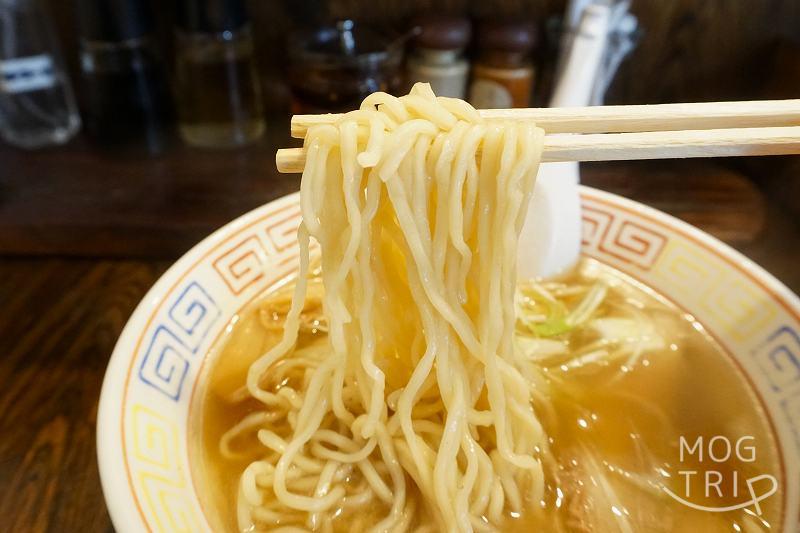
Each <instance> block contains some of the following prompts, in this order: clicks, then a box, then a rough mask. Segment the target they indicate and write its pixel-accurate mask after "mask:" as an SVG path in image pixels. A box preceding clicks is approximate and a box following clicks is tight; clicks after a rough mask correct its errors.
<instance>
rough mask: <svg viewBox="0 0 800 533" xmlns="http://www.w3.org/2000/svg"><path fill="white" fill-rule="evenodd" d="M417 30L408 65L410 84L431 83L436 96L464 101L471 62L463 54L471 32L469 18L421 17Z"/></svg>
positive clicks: (417, 22) (415, 24)
mask: <svg viewBox="0 0 800 533" xmlns="http://www.w3.org/2000/svg"><path fill="white" fill-rule="evenodd" d="M414 31H415V33H416V35H415V37H414V40H413V44H414V49H413V52H412V54H411V56H410V57H409V58H408V63H407V65H406V68H407V71H408V78H409V79H408V81H409V84H410V85H413V84H414V83H416V82H418V81H422V82H428V83H430V84H431V88H432V89H433V92H434V93H436V95H437V96H451V97H453V98H464V95H465V94H466V86H467V75H468V73H469V63H468V62H467V60H466V59H464V57H463V52H464V48H466V46H467V45H468V44H469V40H470V36H471V33H472V27H471V24H470V22H469V19H467V18H464V17H447V16H436V15H431V16H426V17H421V18H419V19H417V20H416V21H415V23H414Z"/></svg>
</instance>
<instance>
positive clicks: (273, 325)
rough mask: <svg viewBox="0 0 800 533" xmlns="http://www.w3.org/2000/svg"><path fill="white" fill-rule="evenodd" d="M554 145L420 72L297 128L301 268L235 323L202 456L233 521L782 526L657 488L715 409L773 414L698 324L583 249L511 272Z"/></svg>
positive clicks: (727, 427) (728, 428) (718, 423)
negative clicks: (438, 87) (443, 91)
mask: <svg viewBox="0 0 800 533" xmlns="http://www.w3.org/2000/svg"><path fill="white" fill-rule="evenodd" d="M542 143H543V132H542V131H541V130H540V129H539V128H536V127H535V126H534V125H532V124H530V123H529V122H505V121H484V120H482V119H481V117H480V116H479V115H478V113H477V112H476V111H475V110H474V109H473V108H472V107H470V106H469V105H468V104H467V103H465V102H463V101H461V100H453V99H447V98H437V97H436V96H435V95H434V94H433V93H432V91H431V90H430V87H428V86H427V85H425V84H417V85H415V86H414V88H413V89H412V91H411V93H410V94H409V95H408V96H404V97H400V98H395V97H393V96H390V95H388V94H385V93H375V94H372V95H370V96H369V97H367V98H366V99H365V100H364V102H363V103H362V105H361V107H360V109H359V110H356V111H352V112H350V113H346V114H344V115H342V116H341V117H340V118H339V119H338V120H337V122H336V123H335V124H326V125H318V126H314V127H312V128H310V129H309V130H308V132H307V135H306V139H305V148H306V154H307V155H306V157H307V162H306V167H305V170H304V172H303V177H302V182H301V187H300V191H301V192H300V206H301V211H302V223H301V225H300V227H299V229H298V232H297V241H298V246H299V249H300V272H299V274H298V276H297V278H296V280H294V283H293V284H291V283H289V284H286V285H285V286H283V287H282V288H280V289H279V290H277V291H272V292H271V293H270V294H268V295H267V297H266V298H264V299H263V300H262V301H260V302H258V303H257V304H254V305H253V306H251V307H250V308H249V310H248V311H247V312H243V314H242V316H241V317H240V318H242V320H238V321H237V322H236V325H235V327H234V326H233V324H234V323H233V322H232V324H231V327H232V329H233V331H232V336H231V338H230V339H228V342H227V345H226V348H225V350H224V353H223V354H221V357H220V361H219V363H221V364H220V365H219V366H220V368H223V367H225V366H226V365H230V367H231V368H226V369H225V370H224V372H222V371H220V372H221V374H222V376H223V377H222V378H220V379H219V380H217V381H216V382H215V380H214V378H213V377H212V378H211V392H212V394H211V395H210V397H211V398H215V399H216V400H218V401H219V403H218V404H213V402H209V410H208V412H207V414H206V415H205V416H206V417H209V416H210V417H211V420H216V419H219V420H220V421H219V422H210V423H209V424H208V427H211V428H213V430H210V429H206V430H204V432H206V431H207V432H208V433H207V436H206V441H205V443H206V449H207V450H213V454H212V455H211V457H213V458H214V459H215V460H217V461H218V462H219V463H227V465H226V467H225V468H227V469H228V470H227V471H226V472H225V473H224V476H221V477H220V478H219V479H217V480H216V481H218V482H221V484H220V487H218V492H220V493H224V494H225V495H227V497H228V499H229V501H227V505H228V507H229V508H230V512H229V515H235V520H236V522H237V523H238V529H239V531H242V532H247V533H250V532H252V531H266V530H268V531H287V532H288V531H291V532H299V531H319V532H323V533H329V532H330V533H338V532H343V531H348V532H349V531H355V532H360V531H375V532H384V531H386V532H398V533H399V532H405V531H412V532H417V533H423V532H436V531H441V532H448V533H449V532H470V531H475V532H492V531H498V530H524V531H529V530H536V529H537V528H539V529H541V528H543V529H547V530H552V531H678V530H680V531H693V530H704V531H706V530H708V531H711V530H714V531H722V530H727V531H729V530H730V528H731V527H733V528H734V529H736V528H738V529H737V530H744V531H758V530H763V528H762V526H764V524H767V526H771V525H775V527H778V526H779V525H780V519H779V517H778V518H777V520H773V518H770V522H769V523H768V522H766V521H764V519H763V518H761V517H760V516H759V517H757V518H756V517H755V515H753V514H752V511H751V510H750V509H745V510H742V511H737V512H732V513H725V516H722V515H720V516H719V517H715V518H712V519H709V518H708V517H707V514H703V513H702V512H699V511H695V510H691V509H688V508H682V507H681V506H680V504H679V503H677V502H675V501H673V500H671V499H670V498H669V497H668V496H667V492H665V491H664V489H665V488H668V487H672V488H675V484H676V483H678V484H680V483H682V481H681V479H680V477H678V476H674V475H673V476H672V477H670V476H669V471H670V469H671V468H673V466H674V461H675V455H674V453H673V452H675V451H676V450H675V443H674V441H675V438H674V436H675V435H678V434H681V435H682V434H691V433H692V431H695V430H694V429H693V428H694V427H695V426H694V425H695V424H696V423H697V421H699V420H702V421H704V423H708V424H710V425H711V426H712V427H718V429H719V431H720V432H721V433H723V434H727V435H728V436H732V432H733V431H734V429H736V430H737V431H738V429H737V428H735V427H734V426H733V425H731V424H729V423H728V421H727V417H720V416H719V413H720V412H726V411H724V409H723V408H722V406H723V405H724V406H726V407H725V409H729V410H730V412H731V413H735V416H733V417H730V418H731V420H734V421H735V422H736V424H745V422H744V421H746V420H749V421H750V426H752V429H757V427H762V426H763V422H764V419H763V417H762V415H761V414H760V412H759V411H758V410H756V409H748V408H750V407H752V405H751V403H748V400H747V398H748V396H747V389H746V383H744V382H743V381H742V380H741V379H740V378H739V377H737V376H738V375H737V374H736V373H735V369H733V368H728V367H727V366H725V365H726V364H727V362H726V361H725V360H724V358H723V357H722V356H720V354H721V353H722V352H719V351H718V347H716V345H715V344H713V341H711V340H710V339H709V338H708V337H707V336H705V334H704V333H703V332H702V329H696V328H695V327H693V326H695V324H693V323H692V322H690V321H689V320H687V319H686V318H685V317H684V316H682V315H681V314H680V312H679V311H678V310H677V309H676V308H674V307H670V306H668V305H666V304H665V302H664V301H662V300H659V299H658V297H657V296H655V295H653V294H651V293H646V289H644V288H643V287H639V286H638V285H635V282H632V281H631V280H630V279H628V278H625V277H622V274H619V273H618V274H613V273H612V272H613V269H608V271H606V270H605V269H606V268H607V267H602V269H601V267H600V265H598V264H597V263H596V262H593V261H592V260H584V261H583V262H582V263H581V265H582V266H581V267H580V268H579V269H577V270H576V272H575V273H572V274H570V275H569V277H565V278H563V279H559V280H550V281H546V282H539V281H534V280H530V281H523V282H521V283H519V284H518V280H517V272H516V258H517V247H518V239H519V234H520V231H521V228H522V223H523V221H524V220H525V218H526V210H527V207H528V205H529V199H530V195H531V193H532V190H533V187H534V182H535V178H536V173H537V169H538V165H539V161H540V156H541V152H542ZM314 242H316V243H318V244H319V250H320V255H319V257H317V255H316V253H315V254H314V257H313V258H312V257H311V256H310V247H311V245H312V244H313V243H314ZM593 265H594V266H593ZM601 274H602V276H601ZM266 346H272V348H270V349H269V350H267V351H266V353H263V349H264V347H266ZM685 355H689V357H684V356H685ZM251 361H252V363H251ZM248 363H250V364H249V366H248ZM713 369H718V370H713ZM245 371H246V373H245ZM213 372H216V370H215V371H213ZM726 372H727V373H728V374H726V375H727V378H725V379H726V383H728V385H725V386H724V387H722V388H720V389H719V390H717V389H716V388H708V387H706V382H705V381H704V379H703V377H702V376H705V375H714V376H717V377H719V378H721V377H722V376H723V375H724V374H725V373H726ZM687 380H694V381H687ZM243 383H244V385H243ZM688 383H692V384H693V385H691V387H693V388H690V386H689V385H688ZM678 393H680V394H678ZM742 393H744V394H742ZM673 397H674V398H673ZM700 397H702V398H706V400H705V401H707V402H708V404H707V407H705V408H704V409H702V411H703V413H704V414H703V415H702V417H701V415H700V414H698V413H697V411H698V410H701V409H700V408H701V407H704V405H705V404H703V403H701V402H699V401H698V399H697V398H700ZM675 398H684V402H686V398H688V399H689V401H688V402H687V403H686V404H680V403H671V402H676V401H678V400H676V399H675ZM715 398H716V399H715ZM216 400H215V401H216ZM212 407H213V409H212ZM223 411H224V413H223ZM743 417H748V418H743ZM204 421H206V422H208V421H209V419H208V418H204ZM204 423H205V422H204ZM758 424H761V425H758ZM750 426H747V427H748V428H750ZM703 430H705V427H703ZM748 430H749V429H748ZM687 432H688V433H687ZM753 434H758V435H761V437H760V438H762V439H763V440H764V441H765V442H770V441H767V438H766V436H767V435H768V428H767V427H766V426H763V427H762V429H761V430H758V431H756V432H754V433H753ZM209 443H210V444H209ZM763 461H764V460H763V459H762V463H760V465H761V466H760V467H759V468H761V467H762V466H763V467H764V471H770V470H769V469H768V468H766V466H768V465H774V464H776V463H775V456H774V455H773V456H769V455H768V456H767V462H763ZM735 466H736V465H734V464H730V465H726V466H725V468H728V467H730V468H731V469H733V468H734V467H735ZM739 466H740V467H741V466H743V465H739ZM751 466H752V465H751ZM772 471H774V469H773V470H772ZM234 482H238V486H236V485H234ZM233 498H235V505H234V500H233ZM722 501H723V500H721V499H720V504H721V502H722ZM725 503H726V505H727V504H730V503H733V502H732V501H727V500H725ZM221 507H224V506H221ZM778 510H779V508H778V503H777V499H776V502H775V503H772V504H771V506H770V508H769V512H768V515H769V516H773V517H775V516H778V515H777V514H776V513H777V512H778ZM228 518H230V519H233V518H234V517H232V516H229V517H228ZM232 525H233V524H226V527H229V526H232ZM767 526H764V527H767ZM715 527H716V528H717V529H713V528H715ZM220 529H221V527H220Z"/></svg>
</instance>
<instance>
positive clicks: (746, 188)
mask: <svg viewBox="0 0 800 533" xmlns="http://www.w3.org/2000/svg"><path fill="white" fill-rule="evenodd" d="M592 4H595V6H593V7H597V6H598V5H599V6H601V7H603V9H606V10H607V11H608V13H609V14H607V15H606V19H605V20H604V21H602V24H601V25H600V27H598V26H597V24H595V25H594V26H591V21H586V20H583V19H585V18H587V17H586V14H587V12H588V11H591V9H589V10H588V11H587V8H590V7H592ZM0 13H2V16H1V17H0V24H2V25H0V46H1V47H2V49H0V61H2V67H0V71H1V72H2V74H3V80H4V82H3V85H2V86H0V87H3V90H2V91H0V133H2V138H3V139H4V141H5V143H4V144H3V145H2V147H0V254H4V255H6V256H13V255H23V256H30V255H42V254H44V255H57V256H95V257H97V256H100V257H123V258H127V257H130V258H134V257H145V258H165V259H169V258H175V257H178V256H179V255H180V254H181V253H182V252H184V251H185V250H187V249H188V248H189V247H190V246H191V245H192V244H194V243H195V242H197V241H199V240H200V239H201V238H202V237H203V236H205V235H207V234H208V233H209V232H211V231H212V230H213V229H215V228H217V227H219V226H220V225H222V224H224V223H225V222H227V221H229V220H231V219H233V218H235V217H236V216H238V215H240V214H242V213H244V212H246V211H248V210H250V209H252V208H254V207H256V206H258V205H260V204H262V203H264V202H266V201H268V200H271V199H273V198H276V197H278V196H281V195H283V194H286V193H288V192H291V191H294V190H296V189H297V188H298V176H291V175H288V176H287V175H279V174H277V173H276V172H275V170H274V164H273V157H274V151H275V149H276V148H278V147H281V146H293V145H294V144H293V143H292V141H291V140H290V139H289V138H288V131H289V130H288V121H289V118H290V115H291V114H292V113H301V112H321V111H338V110H343V109H350V108H353V107H355V106H356V104H357V103H358V102H359V101H360V100H361V98H363V97H364V95H365V94H368V93H369V92H372V91H374V90H387V91H389V92H394V93H403V92H405V91H406V90H407V89H408V87H409V86H410V83H412V82H414V81H420V80H421V81H432V82H433V83H434V88H435V89H436V90H437V91H438V92H440V93H444V94H449V95H453V96H460V97H464V98H467V99H469V100H470V101H471V102H472V103H473V104H474V105H476V106H477V107H528V106H544V105H547V104H548V102H550V101H551V99H552V98H553V94H554V90H556V87H557V81H558V79H559V76H560V75H561V74H563V73H564V71H565V69H566V70H570V69H571V71H572V78H579V79H577V80H575V79H573V80H572V81H571V82H570V83H566V84H565V87H562V88H561V89H562V92H564V91H566V94H567V95H566V96H565V97H562V98H561V99H560V100H558V99H557V102H560V103H562V104H573V105H574V104H588V103H593V104H598V103H603V102H605V103H608V104H634V103H636V104H639V103H665V102H693V101H714V100H746V99H768V98H791V97H797V96H798V95H800V48H799V47H798V43H799V42H800V3H798V2H797V1H796V0H739V1H737V2H731V1H729V0H706V1H700V0H672V1H669V2H662V1H656V0H633V1H632V2H630V1H616V2H614V1H603V0H599V1H598V0H595V1H594V2H593V1H592V0H573V1H571V2H567V1H566V0H527V1H525V0H491V1H486V0H484V1H480V2H477V1H456V0H450V1H444V2H441V1H437V2H433V1H421V0H416V1H399V0H330V1H324V0H303V1H297V0H295V1H288V0H286V1H259V0H252V1H247V2H245V1H243V0H173V1H152V2H150V1H148V0H69V1H63V0H0ZM595 15H596V13H595ZM583 22H585V23H587V24H588V25H587V26H586V27H581V24H582V23H583ZM590 26H591V27H590ZM587 32H588V33H587ZM588 34H594V35H595V37H597V38H595V42H591V40H590V41H587V42H584V43H583V44H582V45H580V46H579V45H576V42H575V37H576V36H582V35H583V36H586V35H588ZM598 36H599V37H598ZM584 40H585V39H584ZM581 46H583V47H582V48H581ZM573 47H574V48H576V50H574V53H573V54H572V63H570V50H571V48H573ZM593 54H594V55H595V56H597V62H600V66H599V67H598V69H599V70H596V71H595V70H592V71H591V73H589V74H587V73H584V75H583V76H581V75H580V72H578V71H580V70H581V69H584V70H586V69H589V70H591V69H592V68H594V67H592V66H586V65H583V66H581V65H580V63H581V61H583V62H584V63H587V62H588V63H591V60H589V59H585V58H586V57H588V56H593ZM598 54H599V55H598ZM582 57H583V58H584V59H581V58H582ZM576 58H577V59H576ZM568 63H569V64H570V65H572V66H571V67H568V66H566V65H567V64H568ZM573 67H574V68H573ZM576 72H578V74H577V75H576ZM580 78H583V79H582V80H581V79H580ZM581 84H583V86H586V87H584V88H583V89H582V88H581ZM566 85H568V86H566ZM576 88H577V93H578V95H577V96H576V95H575V94H574V92H575V89H576ZM583 93H585V94H583ZM570 95H572V96H570ZM581 95H583V96H581ZM562 96H563V95H562ZM582 168H583V174H582V181H583V182H584V183H586V184H589V185H593V186H597V187H600V188H603V189H607V190H610V191H612V192H618V193H621V194H624V195H626V196H629V197H632V198H633V199H636V200H639V201H643V202H645V203H648V204H650V205H653V206H655V207H657V208H659V209H662V210H665V211H667V212H669V213H672V214H675V215H676V216H679V217H681V218H683V219H685V220H688V221H689V222H691V223H693V224H695V225H698V226H700V227H701V228H702V229H704V230H706V231H709V232H710V233H712V234H714V235H716V236H718V237H720V238H722V239H723V240H726V241H727V242H729V243H731V244H733V245H734V246H737V247H739V248H740V249H742V250H743V251H745V252H746V253H748V254H750V255H751V256H752V257H754V258H755V259H756V260H757V261H761V262H762V263H765V264H766V266H767V267H768V268H772V270H773V271H774V272H775V273H776V275H778V276H779V277H781V278H782V279H783V280H784V281H786V282H787V283H789V284H790V285H791V286H793V287H794V288H795V289H797V288H798V287H800V279H798V276H800V274H797V273H796V272H795V271H796V269H795V268H794V267H793V266H792V265H794V264H796V260H797V259H798V257H796V256H791V255H790V256H789V257H787V258H786V259H785V260H783V259H780V258H775V257H771V255H770V253H769V252H768V251H764V250H765V249H767V248H768V246H767V245H768V243H769V242H772V241H771V240H770V239H777V240H776V242H786V241H787V239H792V238H796V236H797V232H798V228H797V218H798V217H797V213H798V212H799V211H800V200H798V197H800V194H799V193H800V177H799V176H798V172H797V171H798V169H800V167H798V164H797V162H796V159H794V158H788V157H786V158H770V159H768V160H767V159H755V158H754V159H752V160H747V161H745V160H692V161H671V162H640V163H607V164H589V165H583V167H582ZM773 219H774V220H773ZM765 247H766V248H765ZM770 261H772V262H773V263H774V265H773V264H771V263H770ZM784 263H785V264H784Z"/></svg>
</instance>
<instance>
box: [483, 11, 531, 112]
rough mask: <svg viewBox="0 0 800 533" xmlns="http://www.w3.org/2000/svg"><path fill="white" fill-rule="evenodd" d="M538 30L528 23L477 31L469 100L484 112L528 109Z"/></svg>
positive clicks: (495, 25) (489, 24)
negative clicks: (517, 108) (499, 109)
mask: <svg viewBox="0 0 800 533" xmlns="http://www.w3.org/2000/svg"><path fill="white" fill-rule="evenodd" d="M535 44H536V27H535V26H534V25H533V24H531V23H528V22H513V21H506V22H485V23H483V24H481V25H480V26H479V30H478V56H477V61H476V62H475V64H474V65H473V67H472V84H471V86H470V95H469V100H470V102H471V103H472V105H473V106H475V107H477V108H481V109H490V108H508V107H528V106H529V105H530V99H531V93H532V91H533V81H534V68H533V62H532V58H531V55H532V54H531V53H532V51H533V48H534V46H535Z"/></svg>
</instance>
